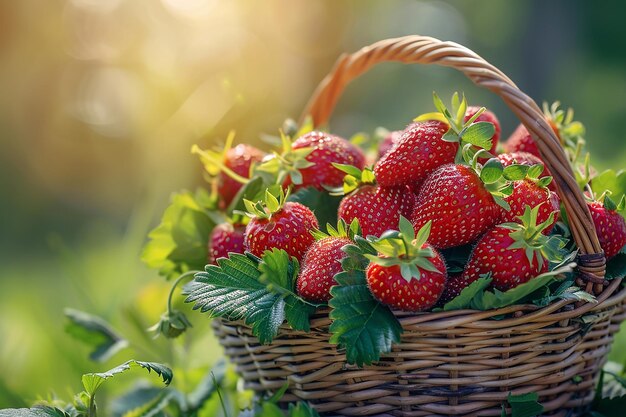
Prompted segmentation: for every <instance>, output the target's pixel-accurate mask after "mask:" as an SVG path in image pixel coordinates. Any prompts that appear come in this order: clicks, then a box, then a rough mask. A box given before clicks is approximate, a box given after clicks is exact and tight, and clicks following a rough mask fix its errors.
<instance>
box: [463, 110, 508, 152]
mask: <svg viewBox="0 0 626 417" xmlns="http://www.w3.org/2000/svg"><path fill="white" fill-rule="evenodd" d="M480 109H481V107H478V106H470V107H468V108H467V111H466V112H465V118H464V119H463V120H464V121H465V122H467V121H468V120H469V119H471V118H472V116H473V115H475V114H476V113H477V112H478V111H479V110H480ZM474 121H475V122H488V123H491V124H492V125H493V127H494V129H495V132H494V134H493V136H492V137H491V141H492V145H491V149H487V150H488V151H489V153H490V154H492V155H496V148H497V147H498V141H499V140H500V131H501V128H500V121H499V120H498V118H497V117H496V115H495V114H493V113H492V112H490V111H489V110H485V111H483V112H482V113H481V114H480V115H479V116H478V117H477V118H476V119H475V120H474Z"/></svg>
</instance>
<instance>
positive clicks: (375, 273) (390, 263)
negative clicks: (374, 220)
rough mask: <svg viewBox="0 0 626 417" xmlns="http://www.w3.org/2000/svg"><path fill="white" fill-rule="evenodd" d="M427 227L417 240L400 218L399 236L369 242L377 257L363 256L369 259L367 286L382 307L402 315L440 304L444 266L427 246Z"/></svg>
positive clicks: (443, 281)
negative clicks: (388, 307) (396, 310)
mask: <svg viewBox="0 0 626 417" xmlns="http://www.w3.org/2000/svg"><path fill="white" fill-rule="evenodd" d="M429 226H430V225H426V226H425V227H424V228H423V229H421V230H420V231H419V233H418V234H417V237H416V236H415V233H414V231H413V228H412V227H411V224H410V223H409V222H408V220H406V219H405V218H404V217H402V218H401V220H400V230H401V232H400V233H399V234H397V235H396V236H389V237H385V238H383V239H379V240H377V241H375V242H372V246H374V248H375V249H377V250H378V251H379V256H375V255H366V256H367V258H368V259H370V264H369V266H368V267H367V270H366V278H367V285H368V287H369V288H370V291H371V292H372V295H374V297H376V298H377V299H378V300H379V301H380V302H381V303H383V304H387V305H388V306H390V307H392V308H395V309H399V310H404V311H423V310H427V309H429V308H431V307H432V306H434V305H435V304H436V303H437V301H438V300H439V297H440V296H441V294H442V292H443V289H444V284H445V282H446V275H447V274H446V265H445V263H444V261H443V258H442V257H441V255H440V254H439V253H438V252H437V251H436V250H435V249H433V248H432V247H431V246H430V245H429V244H428V243H426V239H427V238H428V229H429ZM391 241H394V242H393V243H392V242H391Z"/></svg>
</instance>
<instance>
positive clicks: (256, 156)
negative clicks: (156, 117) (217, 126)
mask: <svg viewBox="0 0 626 417" xmlns="http://www.w3.org/2000/svg"><path fill="white" fill-rule="evenodd" d="M234 137H235V134H234V132H231V133H230V134H229V135H228V138H227V139H226V145H225V146H224V149H223V150H222V151H221V152H215V151H212V150H201V149H200V148H199V147H198V146H197V145H194V146H193V147H192V148H191V152H192V153H195V154H198V155H199V156H200V159H201V160H202V162H203V164H204V167H205V169H206V170H207V172H208V173H209V175H211V176H213V177H215V178H216V182H217V193H218V196H219V207H220V209H222V210H224V209H225V208H226V207H228V206H229V205H230V203H231V202H232V201H233V199H234V198H235V196H236V195H237V193H238V192H239V189H241V187H242V186H243V184H246V183H247V182H248V180H249V179H250V176H251V175H250V174H251V172H252V169H253V166H254V165H255V164H256V163H258V162H261V160H263V158H264V157H265V153H264V152H263V151H261V150H259V149H257V148H255V147H254V146H250V145H246V144H239V145H237V146H235V147H234V148H232V147H231V145H232V143H233V140H234Z"/></svg>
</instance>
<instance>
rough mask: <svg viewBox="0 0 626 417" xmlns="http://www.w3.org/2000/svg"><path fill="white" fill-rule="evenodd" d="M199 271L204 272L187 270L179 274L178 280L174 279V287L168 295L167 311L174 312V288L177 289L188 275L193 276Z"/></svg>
mask: <svg viewBox="0 0 626 417" xmlns="http://www.w3.org/2000/svg"><path fill="white" fill-rule="evenodd" d="M198 272H202V271H187V272H185V273H184V274H182V275H181V276H179V277H178V278H176V281H174V285H172V289H171V290H170V294H169V296H168V297H167V312H168V313H171V312H172V296H173V295H174V290H176V287H177V286H178V284H179V283H180V282H181V281H182V280H183V279H184V278H187V277H188V276H193V275H194V274H197V273H198Z"/></svg>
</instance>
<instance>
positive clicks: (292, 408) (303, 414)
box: [289, 401, 320, 417]
mask: <svg viewBox="0 0 626 417" xmlns="http://www.w3.org/2000/svg"><path fill="white" fill-rule="evenodd" d="M289 417H320V415H319V413H318V412H317V411H316V410H315V408H313V407H311V406H310V405H309V403H305V402H302V401H300V402H298V403H296V404H293V403H290V404H289Z"/></svg>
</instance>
